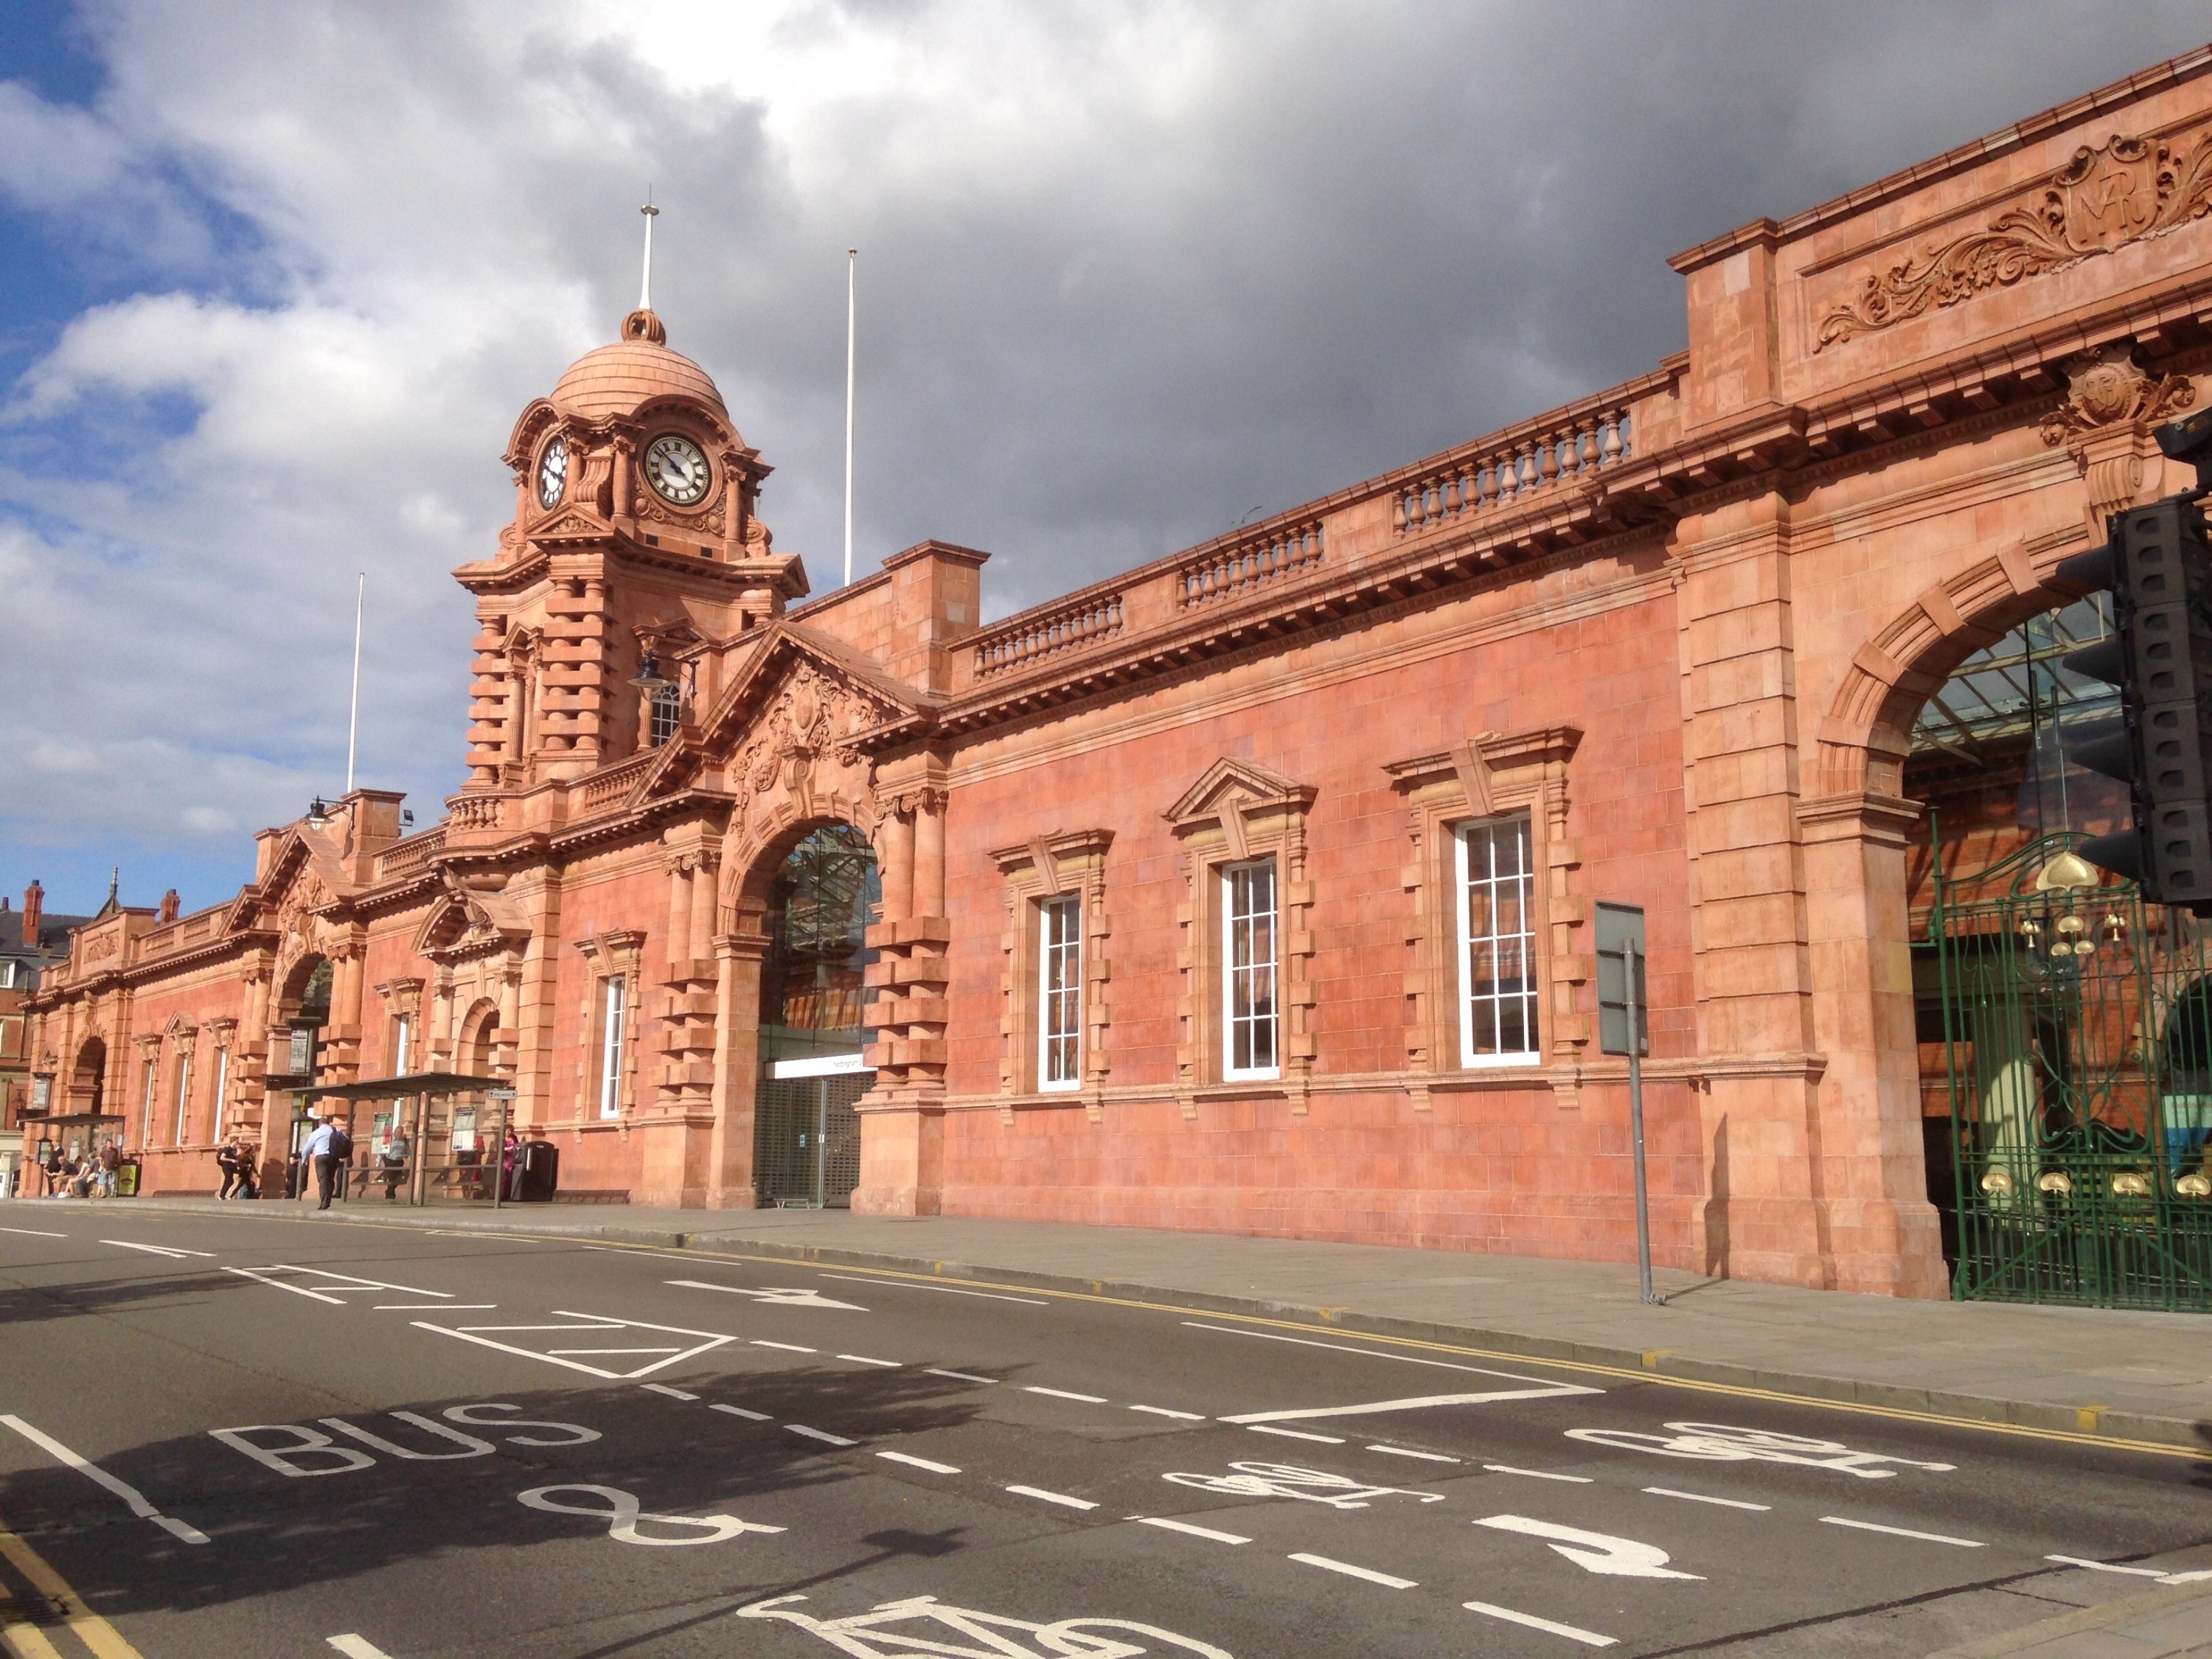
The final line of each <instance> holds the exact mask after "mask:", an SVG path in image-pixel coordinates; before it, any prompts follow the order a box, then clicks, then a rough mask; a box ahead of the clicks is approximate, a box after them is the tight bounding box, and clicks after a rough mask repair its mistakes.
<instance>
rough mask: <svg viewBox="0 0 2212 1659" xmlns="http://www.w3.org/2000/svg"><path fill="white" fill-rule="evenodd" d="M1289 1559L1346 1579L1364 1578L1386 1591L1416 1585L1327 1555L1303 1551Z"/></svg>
mask: <svg viewBox="0 0 2212 1659" xmlns="http://www.w3.org/2000/svg"><path fill="white" fill-rule="evenodd" d="M1291 1560H1293V1561H1299V1562H1303V1563H1304V1564H1305V1565H1307V1566H1309V1567H1323V1568H1326V1569H1327V1570H1328V1571H1330V1572H1340V1573H1342V1574H1343V1575H1344V1576H1345V1577H1347V1578H1364V1579H1365V1580H1366V1581H1367V1582H1368V1583H1370V1584H1381V1585H1382V1586H1383V1587H1384V1588H1385V1589H1417V1588H1418V1585H1417V1584H1416V1583H1415V1582H1414V1581H1413V1579H1411V1578H1400V1577H1396V1576H1395V1574H1392V1573H1387V1572H1377V1571H1375V1569H1374V1568H1372V1567H1357V1566H1354V1565H1352V1563H1351V1562H1349V1561H1339V1560H1336V1559H1334V1558H1333V1557H1330V1556H1327V1555H1308V1554H1306V1553H1304V1551H1300V1552H1298V1553H1297V1554H1295V1555H1292V1556H1291Z"/></svg>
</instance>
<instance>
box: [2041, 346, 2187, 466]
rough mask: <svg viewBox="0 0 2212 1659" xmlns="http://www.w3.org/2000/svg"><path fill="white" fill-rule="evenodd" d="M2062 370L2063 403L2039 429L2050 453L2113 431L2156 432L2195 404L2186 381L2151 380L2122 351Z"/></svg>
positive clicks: (2082, 359) (2087, 357) (2079, 360)
mask: <svg viewBox="0 0 2212 1659" xmlns="http://www.w3.org/2000/svg"><path fill="white" fill-rule="evenodd" d="M2063 368H2064V373H2065V375H2066V401H2065V402H2064V403H2063V404H2059V406H2058V407H2057V409H2055V410H2051V413H2050V414H2049V415H2047V416H2045V417H2044V420H2043V425H2042V428H2041V430H2042V433H2043V441H2044V442H2045V443H2047V444H2049V445H2050V446H2051V447H2053V448H2054V449H2055V448H2057V447H2058V446H2059V445H2060V444H2063V443H2065V442H2067V441H2069V440H2072V439H2077V438H2081V437H2084V436H2087V435H2089V434H2091V433H2095V432H2102V431H2106V430H2108V429H2110V428H2114V427H2122V426H2129V427H2142V428H2149V427H2153V426H2155V425H2157V424H2158V423H2159V422H2160V421H2164V420H2168V419H2171V418H2172V416H2175V415H2177V414H2179V412H2180V411H2181V410H2185V409H2187V408H2188V407H2189V406H2190V405H2191V404H2193V403H2195V402H2196V401H2197V387H2196V385H2195V384H2194V382H2192V381H2191V380H2190V379H2189V377H2188V376H2187V375H2185V374H2168V375H2166V376H2164V377H2162V378H2161V379H2159V380H2153V379H2151V377H2150V376H2149V375H2148V374H2144V373H2143V371H2142V369H2141V368H2137V367H2136V361H2135V357H2134V356H2133V354H2132V351H2131V349H2130V348H2129V347H2127V346H2124V345H2122V346H2113V347H2112V348H2110V349H2107V350H2106V351H2103V352H2089V353H2084V354H2083V355H2082V356H2079V357H2076V358H2075V359H2074V360H2073V361H2072V362H2069V363H2067V364H2065V365H2063Z"/></svg>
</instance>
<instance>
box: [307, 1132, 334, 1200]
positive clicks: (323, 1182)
mask: <svg viewBox="0 0 2212 1659" xmlns="http://www.w3.org/2000/svg"><path fill="white" fill-rule="evenodd" d="M336 1134H337V1119H336V1118H335V1117H326V1118H325V1119H324V1120H323V1121H321V1122H320V1123H319V1124H317V1125H316V1126H315V1127H314V1129H313V1132H312V1133H310V1134H309V1135H308V1136H307V1145H306V1146H302V1147H301V1148H300V1156H301V1158H305V1159H307V1167H308V1168H309V1169H311V1170H313V1171H314V1172H315V1195H316V1197H317V1199H318V1200H319V1202H318V1203H317V1204H316V1206H315V1207H316V1208H317V1209H319V1210H327V1209H329V1208H330V1207H331V1182H332V1181H333V1180H335V1179H336V1178H337V1158H334V1157H332V1156H331V1138H332V1137H333V1136H335V1135H336Z"/></svg>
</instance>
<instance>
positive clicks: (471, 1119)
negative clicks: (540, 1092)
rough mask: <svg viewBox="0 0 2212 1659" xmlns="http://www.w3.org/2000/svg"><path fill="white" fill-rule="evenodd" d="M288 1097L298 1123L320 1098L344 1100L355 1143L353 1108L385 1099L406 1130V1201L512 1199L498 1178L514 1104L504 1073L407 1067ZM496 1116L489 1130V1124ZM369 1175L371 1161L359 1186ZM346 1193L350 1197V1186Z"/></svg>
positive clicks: (497, 1202) (378, 1149)
mask: <svg viewBox="0 0 2212 1659" xmlns="http://www.w3.org/2000/svg"><path fill="white" fill-rule="evenodd" d="M326 1101H343V1103H345V1105H346V1133H348V1134H349V1135H352V1136H353V1138H354V1139H355V1141H356V1144H358V1143H359V1142H360V1140H361V1139H362V1137H361V1136H359V1135H358V1134H356V1133H355V1125H354V1121H353V1118H354V1111H353V1109H354V1108H355V1107H356V1106H358V1105H360V1104H362V1103H364V1102H366V1103H369V1104H370V1105H372V1106H374V1105H376V1104H378V1103H385V1102H389V1103H390V1108H391V1117H390V1121H391V1122H392V1124H393V1125H394V1126H397V1127H405V1128H407V1129H408V1130H409V1131H410V1133H409V1148H408V1156H407V1164H406V1166H405V1174H404V1181H405V1184H406V1188H407V1201H408V1202H409V1203H410V1204H411V1205H418V1206H419V1205H424V1204H429V1203H442V1202H447V1201H453V1200H470V1199H482V1198H489V1200H491V1203H492V1205H493V1207H495V1208H496V1207H498V1206H500V1205H501V1203H503V1202H505V1201H506V1200H508V1199H510V1198H512V1197H513V1196H514V1194H513V1193H510V1192H508V1191H507V1190H506V1188H507V1182H506V1181H504V1180H502V1179H501V1147H503V1146H505V1145H506V1144H507V1130H508V1128H509V1127H511V1125H512V1121H513V1109H514V1088H513V1085H512V1084H510V1083H509V1082H508V1081H507V1079H505V1078H502V1077H472V1076H470V1075H469V1074H468V1073H463V1072H411V1073H406V1074H405V1075H404V1076H400V1077H380V1078H370V1079H366V1080H364V1081H362V1082H360V1083H332V1084H325V1085H320V1086H319V1087H316V1088H312V1089H301V1090H300V1091H298V1093H297V1095H296V1096H295V1102H296V1104H297V1107H298V1115H299V1120H300V1121H302V1122H304V1121H306V1120H307V1116H308V1115H309V1109H310V1108H311V1107H313V1105H315V1104H316V1103H319V1102H326ZM493 1116H496V1117H497V1119H498V1127H497V1128H496V1129H494V1128H493V1127H491V1124H490V1122H489V1120H490V1119H491V1118H492V1117H493ZM381 1151H382V1147H381V1146H371V1147H370V1148H369V1152H370V1156H371V1158H376V1157H377V1156H378V1155H379V1154H380V1152H381ZM516 1174H517V1176H519V1175H520V1170H517V1171H516ZM373 1178H374V1164H371V1165H370V1166H369V1173H368V1176H364V1177H363V1179H362V1185H363V1186H367V1185H368V1184H370V1182H371V1180H372V1179H373ZM348 1191H349V1194H350V1193H351V1187H350V1184H349V1188H348Z"/></svg>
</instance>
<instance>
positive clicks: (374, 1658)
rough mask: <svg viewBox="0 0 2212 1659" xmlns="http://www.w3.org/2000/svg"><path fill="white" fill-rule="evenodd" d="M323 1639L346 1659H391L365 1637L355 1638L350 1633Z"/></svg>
mask: <svg viewBox="0 0 2212 1659" xmlns="http://www.w3.org/2000/svg"><path fill="white" fill-rule="evenodd" d="M323 1639H324V1640H325V1642H327V1643H329V1644H330V1645H331V1646H332V1647H334V1648H336V1649H337V1650H338V1651H339V1652H340V1653H343V1655H345V1656H346V1659H392V1656H391V1655H390V1654H388V1653H386V1651H385V1650H383V1649H382V1648H380V1647H379V1646H377V1645H376V1644H375V1643H374V1642H372V1641H370V1640H369V1639H368V1638H367V1637H365V1636H356V1635H355V1634H354V1633H353V1632H351V1631H348V1632H346V1633H345V1634H344V1635H343V1636H326V1637H325V1638H323Z"/></svg>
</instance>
